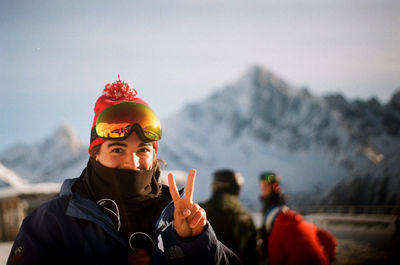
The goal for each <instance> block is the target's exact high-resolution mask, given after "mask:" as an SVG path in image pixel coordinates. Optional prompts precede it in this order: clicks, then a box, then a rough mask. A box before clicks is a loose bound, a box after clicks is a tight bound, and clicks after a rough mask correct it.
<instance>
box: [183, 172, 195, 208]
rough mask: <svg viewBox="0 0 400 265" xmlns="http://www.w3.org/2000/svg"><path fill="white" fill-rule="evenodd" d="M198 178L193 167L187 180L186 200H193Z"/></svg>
mask: <svg viewBox="0 0 400 265" xmlns="http://www.w3.org/2000/svg"><path fill="white" fill-rule="evenodd" d="M195 178H196V169H193V168H192V169H191V170H190V171H189V175H188V178H187V181H186V188H185V200H188V201H189V202H193V191H194V180H195Z"/></svg>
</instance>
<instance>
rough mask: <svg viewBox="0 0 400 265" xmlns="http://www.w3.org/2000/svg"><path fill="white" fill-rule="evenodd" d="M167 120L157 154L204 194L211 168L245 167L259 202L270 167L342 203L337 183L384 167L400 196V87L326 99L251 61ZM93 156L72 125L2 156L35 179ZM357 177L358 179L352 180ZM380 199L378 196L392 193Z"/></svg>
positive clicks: (290, 185) (291, 184)
mask: <svg viewBox="0 0 400 265" xmlns="http://www.w3.org/2000/svg"><path fill="white" fill-rule="evenodd" d="M162 124H163V139H162V140H161V141H160V153H159V156H160V157H161V158H163V159H165V160H166V162H167V164H168V166H167V169H166V170H167V171H168V170H180V171H183V172H188V170H189V169H190V168H196V169H197V171H198V175H197V178H196V191H195V194H194V196H195V199H196V200H197V201H201V200H204V199H206V198H207V197H208V196H209V194H210V190H211V188H210V184H211V177H212V172H213V171H215V170H216V169H221V168H230V169H234V170H237V171H239V172H241V173H242V175H243V176H244V177H245V179H246V180H245V184H244V187H243V190H242V193H241V199H242V200H243V201H244V202H245V204H246V205H247V206H248V207H250V208H253V209H257V207H258V206H259V205H258V176H259V174H260V172H262V171H266V170H273V171H277V172H279V173H280V174H281V175H282V176H283V190H284V191H286V192H287V193H288V194H289V198H290V201H291V202H293V203H295V202H296V203H299V202H303V203H306V202H307V203H312V202H313V203H315V202H321V200H322V199H323V198H324V199H323V200H322V201H323V202H325V203H335V202H339V201H340V200H338V198H337V196H340V197H341V198H346V196H343V193H340V192H337V191H338V190H344V191H345V192H352V188H354V187H355V185H354V183H361V184H360V185H361V186H360V185H359V186H358V188H359V189H362V188H363V187H362V185H363V184H362V183H363V181H362V180H363V179H364V177H365V176H366V174H369V178H370V179H371V180H370V182H368V183H372V184H371V185H374V184H376V183H379V181H380V177H382V176H383V175H384V176H385V178H388V179H389V180H390V181H387V183H389V185H386V184H385V185H384V184H382V185H381V186H382V187H384V188H382V189H381V191H380V193H381V194H384V192H386V191H387V194H388V195H387V196H391V198H392V197H393V196H396V194H398V195H400V183H398V181H392V179H393V178H398V177H399V176H398V173H396V172H399V171H398V169H399V167H400V163H398V162H399V160H398V159H399V158H398V157H399V150H398V148H397V149H396V148H395V147H396V146H400V142H399V135H400V92H398V93H397V94H395V95H394V96H393V97H392V99H391V100H390V101H389V102H388V103H385V104H381V103H380V102H378V101H377V100H375V99H371V100H369V101H361V100H356V101H353V102H350V101H348V100H346V99H345V98H344V97H343V96H341V95H329V96H326V97H318V96H316V95H313V94H312V93H311V92H309V91H308V90H307V89H305V88H297V87H294V86H292V85H290V84H289V83H287V82H286V81H284V80H283V79H281V78H279V77H278V76H277V75H275V74H274V73H272V72H270V71H268V70H266V69H263V68H261V67H259V66H253V67H251V68H250V69H249V70H248V71H247V72H246V73H244V75H243V76H242V77H240V78H239V79H238V80H237V81H235V82H233V83H232V84H229V85H226V86H225V87H223V88H221V89H220V90H217V91H215V92H214V93H213V94H211V95H209V97H208V98H206V99H204V100H201V101H198V102H192V103H190V104H188V105H186V106H185V107H184V108H183V109H182V110H181V111H179V112H178V113H176V114H175V115H172V116H171V117H169V118H167V119H165V120H163V121H162ZM87 160H88V154H87V146H84V145H83V144H82V142H81V141H80V140H79V138H78V137H77V136H76V133H74V131H73V129H72V128H71V127H70V126H68V125H61V126H60V127H59V128H57V129H56V130H55V132H53V133H51V135H50V136H49V137H47V138H46V139H44V140H43V141H41V142H39V143H33V144H26V145H15V146H12V147H11V148H9V149H8V150H5V151H3V152H1V153H0V162H1V163H3V164H4V165H5V166H6V167H8V168H9V169H11V170H13V171H15V172H16V173H17V174H18V175H20V176H21V177H22V178H24V179H26V180H28V181H29V182H33V183H36V182H57V183H60V182H61V181H62V180H63V179H65V178H72V177H77V176H79V175H80V173H81V171H82V169H83V168H84V167H85V166H86V163H87ZM396 174H397V175H396ZM352 176H353V177H352ZM354 176H357V178H360V181H359V182H357V181H354V180H352V181H351V179H354V178H355V177H354ZM347 179H348V180H349V181H350V184H349V183H347ZM381 179H382V178H381ZM366 188H368V187H366ZM370 190H371V189H370ZM382 190H383V191H382ZM371 192H372V191H371ZM365 196H366V197H368V196H374V194H365ZM380 198H381V199H379V200H375V201H374V203H379V202H380V203H386V202H388V201H390V200H391V199H388V197H385V196H383V197H382V196H381V197H380ZM351 200H352V198H351V197H348V199H347V201H348V203H351ZM340 203H345V201H344V200H342V201H340Z"/></svg>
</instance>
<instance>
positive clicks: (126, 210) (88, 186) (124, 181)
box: [72, 158, 170, 238]
mask: <svg viewBox="0 0 400 265" xmlns="http://www.w3.org/2000/svg"><path fill="white" fill-rule="evenodd" d="M159 177H160V167H159V165H158V163H157V164H156V165H155V166H154V167H153V169H151V170H130V169H117V168H109V167H105V166H103V165H102V164H100V163H99V162H97V161H96V160H94V159H93V158H90V159H89V162H88V164H87V167H86V170H85V172H84V173H83V174H82V175H81V177H80V178H79V179H78V180H77V181H76V182H75V183H74V185H73V187H72V189H73V191H74V192H78V193H79V195H80V196H82V197H84V198H87V199H90V200H92V201H94V202H96V203H97V204H100V205H101V203H100V202H101V201H104V200H106V202H107V203H108V205H104V206H107V208H109V209H113V211H114V212H117V210H116V209H118V212H119V215H120V216H119V218H116V216H115V214H112V213H111V214H110V211H109V210H104V207H103V212H104V213H105V214H106V215H107V216H109V217H110V218H111V219H112V220H113V222H114V224H115V226H116V227H117V229H118V230H119V232H120V233H121V234H122V235H123V236H124V237H125V238H129V236H130V235H131V234H132V233H133V232H137V231H141V232H145V233H147V234H149V235H150V236H151V234H152V233H153V230H154V225H155V222H156V220H157V219H158V216H159V214H160V213H161V211H162V209H163V208H164V207H165V205H166V204H167V203H168V202H169V200H170V196H160V195H161V185H160V184H159V181H158V180H159ZM166 195H167V194H166ZM164 197H165V198H164ZM111 200H112V202H113V203H111V204H109V202H111ZM114 203H115V204H116V206H117V207H115V205H114Z"/></svg>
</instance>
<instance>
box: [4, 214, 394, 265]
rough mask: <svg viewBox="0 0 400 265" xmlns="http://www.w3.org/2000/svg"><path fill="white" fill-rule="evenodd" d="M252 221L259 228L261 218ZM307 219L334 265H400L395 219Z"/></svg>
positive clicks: (320, 216)
mask: <svg viewBox="0 0 400 265" xmlns="http://www.w3.org/2000/svg"><path fill="white" fill-rule="evenodd" d="M253 217H254V220H255V223H256V225H257V226H259V225H260V224H261V221H260V220H261V219H260V217H261V216H260V214H259V213H254V214H253ZM304 218H305V219H306V220H307V221H309V222H312V223H315V224H317V225H318V226H320V227H322V228H325V229H327V230H328V231H330V232H331V233H332V234H334V235H335V236H336V238H337V239H338V248H337V255H336V259H335V261H334V262H333V264H332V265H361V264H363V265H366V264H368V265H377V264H400V231H399V229H400V228H399V227H396V217H395V216H384V215H381V216H372V215H353V216H350V215H346V216H344V215H339V214H336V215H333V214H314V215H306V216H305V217H304ZM397 225H398V224H397ZM11 246H12V242H0V264H6V260H7V258H8V255H9V252H10V249H11Z"/></svg>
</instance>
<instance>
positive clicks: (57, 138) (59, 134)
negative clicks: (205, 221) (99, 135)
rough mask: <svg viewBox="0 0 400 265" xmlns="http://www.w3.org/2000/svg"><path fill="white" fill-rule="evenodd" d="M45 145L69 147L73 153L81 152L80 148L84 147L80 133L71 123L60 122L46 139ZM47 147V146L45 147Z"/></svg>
mask: <svg viewBox="0 0 400 265" xmlns="http://www.w3.org/2000/svg"><path fill="white" fill-rule="evenodd" d="M45 143H46V144H45V146H48V145H52V146H60V147H62V148H68V149H69V150H70V151H71V152H72V153H79V151H80V148H82V145H83V143H82V141H81V139H80V138H79V136H78V134H77V133H76V132H75V130H74V129H73V128H72V126H71V125H70V124H69V123H66V122H64V123H62V124H60V125H59V126H58V127H57V128H56V129H55V130H54V131H53V133H52V134H51V136H50V137H48V138H47V139H46V140H45ZM45 148H47V147H45Z"/></svg>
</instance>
